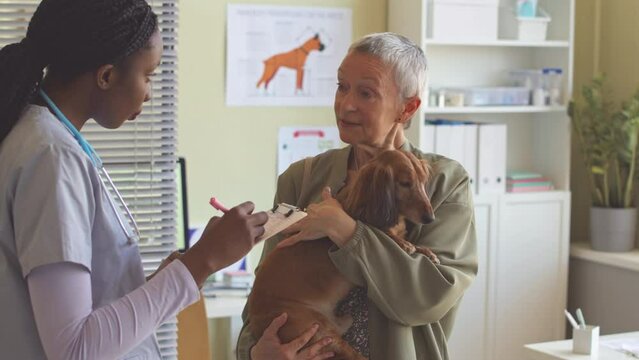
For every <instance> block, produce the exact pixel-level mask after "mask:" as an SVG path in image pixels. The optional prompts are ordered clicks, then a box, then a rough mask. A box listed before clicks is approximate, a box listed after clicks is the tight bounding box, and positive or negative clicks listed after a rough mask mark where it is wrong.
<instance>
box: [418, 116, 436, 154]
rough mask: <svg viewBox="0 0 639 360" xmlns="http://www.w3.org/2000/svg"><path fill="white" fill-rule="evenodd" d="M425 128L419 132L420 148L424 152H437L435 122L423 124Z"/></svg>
mask: <svg viewBox="0 0 639 360" xmlns="http://www.w3.org/2000/svg"><path fill="white" fill-rule="evenodd" d="M422 126H423V128H422V131H421V132H420V134H419V137H420V139H419V145H420V149H419V150H421V151H422V152H423V153H426V154H430V153H436V151H435V125H433V124H428V123H425V124H422Z"/></svg>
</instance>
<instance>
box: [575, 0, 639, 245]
mask: <svg viewBox="0 0 639 360" xmlns="http://www.w3.org/2000/svg"><path fill="white" fill-rule="evenodd" d="M638 18H639V1H637V0H576V24H575V83H574V91H575V93H576V92H578V91H580V89H581V86H582V85H584V84H587V83H588V82H589V81H590V80H591V79H592V77H593V75H594V74H596V73H598V72H603V73H606V74H607V76H608V85H609V86H610V89H611V90H612V92H613V99H614V100H615V101H617V102H618V101H620V100H623V99H627V98H628V97H629V96H630V95H631V94H632V93H634V91H635V90H636V89H637V88H638V87H639V23H638V22H637V19H638ZM573 139H574V140H573V144H572V149H573V156H572V164H571V179H572V180H571V189H572V191H573V201H572V202H573V206H572V212H573V216H572V226H571V232H572V239H573V241H587V240H588V239H589V235H588V233H589V230H588V224H589V222H588V219H589V215H588V214H589V208H590V199H589V193H588V187H587V184H586V182H585V181H584V179H586V178H587V174H586V172H585V170H584V168H583V163H582V158H581V156H580V151H581V150H580V148H579V146H578V143H577V141H576V138H575V137H573Z"/></svg>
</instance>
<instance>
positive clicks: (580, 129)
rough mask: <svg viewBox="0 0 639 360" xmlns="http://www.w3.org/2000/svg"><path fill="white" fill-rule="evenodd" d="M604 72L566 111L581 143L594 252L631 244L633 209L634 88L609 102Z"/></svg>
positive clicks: (637, 115) (637, 108) (638, 97)
mask: <svg viewBox="0 0 639 360" xmlns="http://www.w3.org/2000/svg"><path fill="white" fill-rule="evenodd" d="M604 83H605V77H604V76H600V77H597V78H595V79H594V80H593V81H592V83H590V84H589V85H586V86H584V87H583V88H582V91H581V95H582V96H581V98H578V99H575V100H572V101H571V102H570V106H569V107H568V115H569V116H570V117H571V119H572V124H573V127H574V129H575V133H576V134H577V138H578V139H579V142H580V144H581V149H582V151H583V158H584V162H585V166H586V169H587V170H588V173H589V183H590V195H591V204H592V206H591V208H590V237H591V243H592V247H593V249H595V250H599V251H628V250H630V249H632V248H633V247H634V243H635V233H636V223H637V208H636V207H635V187H634V181H635V179H636V177H637V172H638V171H637V161H638V159H637V158H638V157H639V155H638V153H637V152H638V151H639V149H638V143H639V91H637V92H636V93H635V95H634V96H633V97H631V98H630V99H629V100H628V101H626V102H624V103H623V104H622V105H621V108H618V107H617V106H615V104H613V103H611V102H610V101H609V100H608V99H607V92H606V91H605V90H604Z"/></svg>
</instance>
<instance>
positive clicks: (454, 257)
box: [237, 143, 477, 360]
mask: <svg viewBox="0 0 639 360" xmlns="http://www.w3.org/2000/svg"><path fill="white" fill-rule="evenodd" d="M351 149H352V147H351V146H347V147H345V148H343V149H339V150H331V151H328V152H325V153H323V154H321V155H318V156H317V157H315V159H314V160H313V165H312V170H311V178H310V179H308V180H307V181H308V182H307V184H306V188H305V193H304V194H300V191H301V184H302V177H303V174H304V161H303V160H302V161H298V162H296V163H294V164H292V165H291V166H290V167H289V168H288V169H287V170H286V171H285V172H284V173H283V174H282V175H281V176H280V177H279V179H278V183H277V193H276V195H275V203H281V202H284V203H288V204H295V205H297V206H298V207H300V208H304V207H306V206H308V204H311V203H315V202H319V201H321V193H322V189H323V188H324V187H325V186H327V185H328V186H330V187H331V189H332V190H333V193H337V191H338V190H339V189H340V188H341V187H342V186H343V185H344V182H345V180H346V174H347V163H348V158H349V154H350V152H351ZM403 149H404V150H407V151H411V152H412V153H413V154H415V155H416V156H417V157H419V158H422V159H426V160H427V161H429V162H430V165H431V168H432V177H431V180H430V181H429V183H428V185H427V193H428V195H429V196H430V200H431V204H432V206H433V210H434V211H435V221H433V222H432V223H430V224H428V225H416V226H414V227H413V228H412V230H411V231H410V233H409V235H408V239H407V240H409V241H410V242H413V243H415V244H419V245H424V246H427V247H430V248H431V249H432V250H433V251H434V252H435V253H436V254H437V256H438V257H439V259H440V261H441V265H435V264H433V263H432V262H431V261H430V260H429V259H428V258H427V257H425V256H423V255H421V254H413V255H408V254H406V253H405V252H404V251H403V250H401V249H400V248H399V247H398V246H397V245H396V244H395V242H393V241H392V240H391V239H390V238H389V237H388V236H387V235H386V234H384V233H383V232H381V231H380V230H378V229H376V228H373V227H371V226H368V225H366V224H364V223H362V222H359V221H358V223H357V229H356V231H355V235H354V236H353V238H352V239H351V240H350V241H349V242H348V243H347V245H346V246H344V247H343V248H341V249H340V248H338V247H337V246H334V247H333V248H332V249H331V250H329V256H330V258H331V260H332V261H333V263H334V264H335V266H336V267H337V268H338V269H339V271H340V272H341V273H342V274H343V275H344V276H346V278H348V279H349V280H350V281H351V282H352V283H353V284H356V285H358V286H365V287H366V288H367V291H368V299H369V301H368V302H369V305H368V307H369V320H368V321H369V323H368V324H369V325H368V326H369V346H370V359H371V360H412V359H415V360H417V359H419V360H446V359H448V349H447V345H446V341H447V339H448V337H449V336H450V334H451V330H452V327H453V322H454V319H455V314H456V312H457V308H458V306H459V302H460V300H461V298H462V295H463V294H464V291H465V290H466V289H467V288H468V286H469V285H470V284H471V282H472V281H473V279H474V278H475V275H476V273H477V244H476V234H475V219H474V211H473V201H472V191H471V189H470V186H469V184H470V180H469V177H468V174H467V173H466V171H465V170H464V169H463V167H462V166H461V165H459V163H457V162H455V161H453V160H450V159H447V158H445V157H442V156H439V155H435V154H423V153H421V152H420V151H419V150H417V149H415V148H414V147H413V146H411V145H410V144H408V143H406V144H404V146H403ZM281 239H282V238H281V237H275V238H273V239H271V240H269V241H268V242H267V243H266V244H265V245H264V251H263V253H262V259H264V257H265V256H267V255H268V253H269V252H270V251H271V250H272V249H273V248H274V247H275V245H276V244H277V242H278V241H280V240H281ZM257 271H259V268H258V269H257ZM242 318H243V319H244V327H243V328H242V331H241V333H240V338H239V340H238V346H237V357H238V359H239V360H247V359H249V350H250V348H251V347H252V346H253V345H254V344H255V342H256V340H255V339H253V338H252V336H251V335H250V333H249V331H248V330H247V324H248V323H249V322H250V321H251V319H249V318H248V315H247V309H246V308H245V309H244V312H243V315H242Z"/></svg>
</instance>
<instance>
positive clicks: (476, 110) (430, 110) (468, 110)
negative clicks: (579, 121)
mask: <svg viewBox="0 0 639 360" xmlns="http://www.w3.org/2000/svg"><path fill="white" fill-rule="evenodd" d="M566 111H567V108H566V107H565V106H457V107H454V106H451V107H443V108H439V107H427V108H425V109H424V112H425V113H426V114H427V115H428V114H496V113H504V114H512V113H551V112H563V113H566Z"/></svg>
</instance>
